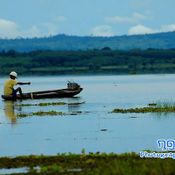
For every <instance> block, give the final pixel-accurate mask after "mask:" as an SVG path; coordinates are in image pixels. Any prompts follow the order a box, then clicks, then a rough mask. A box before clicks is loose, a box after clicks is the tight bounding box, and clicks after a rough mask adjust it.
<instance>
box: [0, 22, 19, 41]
mask: <svg viewBox="0 0 175 175" xmlns="http://www.w3.org/2000/svg"><path fill="white" fill-rule="evenodd" d="M17 35H19V26H18V25H17V24H16V23H15V22H13V21H10V20H5V19H0V37H2V38H5V37H10V38H14V37H16V36H17Z"/></svg>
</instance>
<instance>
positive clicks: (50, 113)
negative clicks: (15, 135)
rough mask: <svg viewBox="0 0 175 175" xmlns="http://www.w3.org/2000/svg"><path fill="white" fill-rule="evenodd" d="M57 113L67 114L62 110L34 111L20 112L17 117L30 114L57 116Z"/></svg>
mask: <svg viewBox="0 0 175 175" xmlns="http://www.w3.org/2000/svg"><path fill="white" fill-rule="evenodd" d="M57 115H65V113H64V112H60V111H53V110H52V111H37V112H32V113H28V114H26V113H19V114H17V117H21V118H23V117H30V116H57Z"/></svg>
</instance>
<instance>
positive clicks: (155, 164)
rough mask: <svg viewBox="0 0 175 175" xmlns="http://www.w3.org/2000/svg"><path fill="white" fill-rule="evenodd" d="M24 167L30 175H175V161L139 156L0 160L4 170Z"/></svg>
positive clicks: (79, 155)
mask: <svg viewBox="0 0 175 175" xmlns="http://www.w3.org/2000/svg"><path fill="white" fill-rule="evenodd" d="M150 165H151V166H150ZM21 167H29V171H28V173H30V174H59V173H61V174H76V175H78V174H81V175H82V174H87V175H92V174H95V175H101V174H104V175H109V174H110V175H116V174H122V175H133V174H142V175H147V174H154V175H159V174H165V175H166V174H167V175H170V174H174V172H175V161H174V160H173V159H153V158H140V157H139V155H137V154H135V153H125V154H113V153H111V154H106V153H95V154H94V153H89V154H85V153H84V154H58V155H55V156H44V155H41V156H37V155H36V156H35V155H32V156H19V157H14V158H10V157H1V158H0V169H2V168H21ZM36 167H37V168H36ZM21 174H22V173H21Z"/></svg>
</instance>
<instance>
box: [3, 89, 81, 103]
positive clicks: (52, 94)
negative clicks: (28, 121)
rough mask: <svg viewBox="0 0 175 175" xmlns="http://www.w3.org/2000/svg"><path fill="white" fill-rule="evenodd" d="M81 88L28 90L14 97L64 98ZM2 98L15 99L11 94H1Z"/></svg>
mask: <svg viewBox="0 0 175 175" xmlns="http://www.w3.org/2000/svg"><path fill="white" fill-rule="evenodd" d="M82 90H83V88H81V87H79V88H76V89H70V88H67V89H57V90H49V91H37V92H29V93H23V96H20V95H19V94H17V96H16V99H21V100H22V99H42V98H64V97H73V96H75V95H77V94H79V93H80V92H81V91H82ZM1 97H2V98H3V99H4V100H15V99H14V98H13V96H12V95H2V96H1Z"/></svg>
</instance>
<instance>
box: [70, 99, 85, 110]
mask: <svg viewBox="0 0 175 175" xmlns="http://www.w3.org/2000/svg"><path fill="white" fill-rule="evenodd" d="M81 104H82V99H81V97H73V98H68V112H69V113H74V112H77V111H80V110H81Z"/></svg>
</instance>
